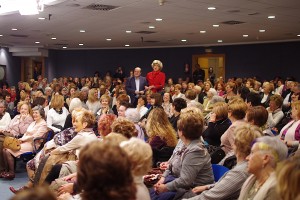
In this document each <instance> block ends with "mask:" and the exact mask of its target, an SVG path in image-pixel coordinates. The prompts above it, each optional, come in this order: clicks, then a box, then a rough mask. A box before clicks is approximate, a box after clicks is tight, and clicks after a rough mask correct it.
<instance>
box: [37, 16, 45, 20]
mask: <svg viewBox="0 0 300 200" xmlns="http://www.w3.org/2000/svg"><path fill="white" fill-rule="evenodd" d="M38 19H39V20H45V19H46V18H45V17H39V18H38Z"/></svg>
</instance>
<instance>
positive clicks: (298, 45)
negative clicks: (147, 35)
mask: <svg viewBox="0 0 300 200" xmlns="http://www.w3.org/2000/svg"><path fill="white" fill-rule="evenodd" d="M205 48H210V49H212V53H215V54H225V71H226V75H225V76H226V78H230V77H234V76H236V77H250V76H258V77H261V78H265V79H271V78H273V77H275V76H278V75H280V76H282V77H287V76H294V77H296V78H297V80H300V73H298V72H299V70H298V65H299V64H298V63H299V58H300V42H287V43H270V44H251V45H232V46H214V47H184V48H152V49H114V50H51V51H50V52H49V59H48V64H47V65H48V69H47V71H48V75H49V78H50V80H51V79H52V78H53V77H59V76H79V77H82V76H92V75H93V74H94V72H95V71H100V73H101V74H102V75H103V74H104V73H105V72H106V71H108V70H110V71H112V72H113V71H114V69H115V68H116V67H117V66H122V67H123V68H124V69H125V71H126V73H127V74H129V71H130V70H131V69H133V68H134V67H135V66H140V67H141V68H142V70H143V72H144V73H143V74H144V75H145V74H146V73H147V72H149V71H151V66H150V65H151V63H152V61H153V60H154V59H159V60H161V61H162V62H163V64H164V69H163V71H164V72H165V73H166V75H167V77H175V78H177V77H181V76H184V64H185V63H189V64H191V62H192V55H193V54H203V53H204V52H205Z"/></svg>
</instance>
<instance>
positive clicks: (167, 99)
mask: <svg viewBox="0 0 300 200" xmlns="http://www.w3.org/2000/svg"><path fill="white" fill-rule="evenodd" d="M163 100H164V103H172V97H171V94H170V93H168V92H166V93H164V96H163Z"/></svg>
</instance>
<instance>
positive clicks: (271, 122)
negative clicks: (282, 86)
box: [267, 94, 284, 128]
mask: <svg viewBox="0 0 300 200" xmlns="http://www.w3.org/2000/svg"><path fill="white" fill-rule="evenodd" d="M282 103H283V98H282V97H281V96H280V95H277V94H275V95H273V96H271V97H270V103H269V107H268V108H267V111H268V112H269V117H268V122H267V126H268V128H274V127H275V126H276V125H277V124H278V123H279V122H280V121H281V119H282V118H283V117H284V114H283V112H282V109H281V106H282Z"/></svg>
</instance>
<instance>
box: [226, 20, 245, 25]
mask: <svg viewBox="0 0 300 200" xmlns="http://www.w3.org/2000/svg"><path fill="white" fill-rule="evenodd" d="M221 23H222V24H227V25H236V24H243V23H245V22H241V21H235V20H230V21H225V22H221Z"/></svg>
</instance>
